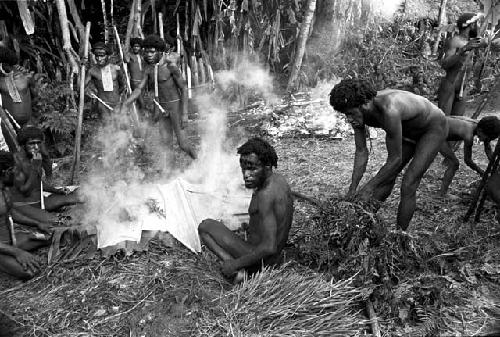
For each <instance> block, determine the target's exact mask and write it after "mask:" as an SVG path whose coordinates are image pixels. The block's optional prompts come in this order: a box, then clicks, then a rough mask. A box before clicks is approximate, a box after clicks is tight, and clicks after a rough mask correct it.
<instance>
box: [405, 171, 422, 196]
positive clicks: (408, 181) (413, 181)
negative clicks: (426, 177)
mask: <svg viewBox="0 0 500 337" xmlns="http://www.w3.org/2000/svg"><path fill="white" fill-rule="evenodd" d="M419 183H420V179H418V178H415V177H413V176H408V175H406V176H404V177H403V181H402V182H401V196H402V197H405V196H411V195H414V194H416V193H417V188H418V185H419Z"/></svg>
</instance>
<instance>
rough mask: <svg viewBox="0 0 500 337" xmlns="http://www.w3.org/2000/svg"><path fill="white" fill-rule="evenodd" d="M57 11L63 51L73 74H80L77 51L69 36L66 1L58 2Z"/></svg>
mask: <svg viewBox="0 0 500 337" xmlns="http://www.w3.org/2000/svg"><path fill="white" fill-rule="evenodd" d="M56 5H57V11H58V12H59V23H60V26H61V31H62V39H63V50H64V52H65V53H66V56H67V58H68V62H69V63H70V64H71V72H73V73H75V74H78V63H77V62H76V60H75V56H74V55H75V54H76V53H75V51H74V50H73V47H71V39H70V36H69V28H68V17H67V15H66V5H65V3H64V0H56Z"/></svg>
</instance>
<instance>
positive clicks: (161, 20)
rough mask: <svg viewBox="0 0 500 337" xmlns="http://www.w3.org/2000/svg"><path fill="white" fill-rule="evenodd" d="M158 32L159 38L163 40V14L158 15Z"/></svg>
mask: <svg viewBox="0 0 500 337" xmlns="http://www.w3.org/2000/svg"><path fill="white" fill-rule="evenodd" d="M158 31H159V32H160V37H161V39H162V40H165V35H164V33H163V13H162V12H160V13H158Z"/></svg>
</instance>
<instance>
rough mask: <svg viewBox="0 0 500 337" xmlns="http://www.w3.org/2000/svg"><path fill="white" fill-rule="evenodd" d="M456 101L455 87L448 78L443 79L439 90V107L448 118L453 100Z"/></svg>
mask: <svg viewBox="0 0 500 337" xmlns="http://www.w3.org/2000/svg"><path fill="white" fill-rule="evenodd" d="M454 99H455V85H454V84H453V83H451V82H450V81H448V80H447V79H446V78H443V79H441V84H440V85H439V89H438V107H439V108H440V109H441V110H443V112H444V114H445V115H446V116H449V115H450V114H451V110H452V108H453V100H454Z"/></svg>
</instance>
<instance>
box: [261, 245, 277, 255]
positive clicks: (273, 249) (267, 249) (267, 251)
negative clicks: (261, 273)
mask: <svg viewBox="0 0 500 337" xmlns="http://www.w3.org/2000/svg"><path fill="white" fill-rule="evenodd" d="M261 253H262V255H263V257H268V256H272V255H274V254H276V253H278V245H276V244H268V245H265V246H263V247H262V249H261Z"/></svg>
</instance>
